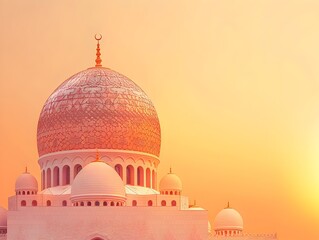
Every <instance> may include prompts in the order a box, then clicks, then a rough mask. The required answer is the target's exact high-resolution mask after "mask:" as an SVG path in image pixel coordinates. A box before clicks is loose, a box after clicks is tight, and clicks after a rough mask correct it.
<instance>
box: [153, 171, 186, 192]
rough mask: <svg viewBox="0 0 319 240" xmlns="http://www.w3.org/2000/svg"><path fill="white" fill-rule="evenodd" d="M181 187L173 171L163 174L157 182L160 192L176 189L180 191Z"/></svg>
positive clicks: (180, 182) (179, 180)
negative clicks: (158, 182)
mask: <svg viewBox="0 0 319 240" xmlns="http://www.w3.org/2000/svg"><path fill="white" fill-rule="evenodd" d="M182 188H183V185H182V181H181V179H180V178H179V177H178V176H177V175H175V174H174V173H171V172H170V173H168V174H167V175H165V176H164V177H163V178H162V179H161V181H160V184H159V189H160V192H165V191H168V192H169V191H178V192H181V191H182Z"/></svg>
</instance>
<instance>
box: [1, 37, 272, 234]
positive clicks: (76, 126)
mask: <svg viewBox="0 0 319 240" xmlns="http://www.w3.org/2000/svg"><path fill="white" fill-rule="evenodd" d="M95 38H96V40H97V49H96V60H95V62H96V64H95V67H91V68H88V69H86V70H83V71H81V72H79V73H76V74H75V75H73V76H71V77H70V78H68V79H67V80H66V81H64V82H63V83H62V84H61V85H60V86H59V87H58V88H57V89H56V90H55V91H54V92H53V93H52V94H51V96H49V98H48V99H47V101H46V102H45V104H44V106H43V109H42V111H41V114H40V118H39V121H38V129H37V146H38V153H39V160H38V163H39V166H40V169H41V185H40V186H39V185H38V181H37V179H36V178H35V177H34V176H33V175H32V174H31V173H30V172H28V170H27V169H26V170H25V172H24V173H22V174H21V175H20V176H18V178H17V180H16V183H15V195H14V196H11V197H9V199H8V210H6V209H4V208H1V207H0V240H71V239H72V240H73V239H77V240H128V239H140V240H217V239H220V240H237V239H238V240H276V239H277V236H276V234H257V235H256V234H255V235H250V234H246V233H244V231H243V219H242V217H241V215H240V214H239V213H238V212H237V211H236V210H235V209H233V208H230V206H229V205H228V206H227V207H226V208H224V209H222V210H221V211H220V212H219V213H218V214H217V216H216V218H215V221H214V226H213V230H212V228H211V225H210V223H209V221H208V213H207V211H206V210H204V209H203V208H200V207H198V206H196V205H190V203H189V200H188V197H186V196H184V195H183V191H182V190H183V185H182V181H181V179H180V178H179V177H178V176H177V175H176V174H175V173H173V172H172V171H170V172H169V173H168V174H166V175H165V176H163V177H162V178H161V179H160V181H159V184H158V176H157V169H158V166H159V163H160V159H159V156H160V147H161V129H160V123H159V119H158V116H157V113H156V110H155V108H154V105H153V104H152V102H151V100H150V99H149V97H148V96H147V95H146V94H145V92H144V91H143V90H142V89H141V88H140V87H139V86H137V85H136V84H135V83H134V82H133V81H132V80H130V79H129V78H127V77H125V76H124V75H122V74H120V73H118V72H116V71H113V70H111V69H109V68H104V67H102V65H101V62H102V60H101V58H100V56H101V54H100V44H99V41H100V40H101V38H102V36H97V35H96V37H95Z"/></svg>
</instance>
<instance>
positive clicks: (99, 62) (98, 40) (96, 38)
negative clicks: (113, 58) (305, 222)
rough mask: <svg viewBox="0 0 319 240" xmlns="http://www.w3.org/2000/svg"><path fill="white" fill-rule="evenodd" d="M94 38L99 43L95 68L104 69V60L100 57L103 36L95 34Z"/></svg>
mask: <svg viewBox="0 0 319 240" xmlns="http://www.w3.org/2000/svg"><path fill="white" fill-rule="evenodd" d="M94 38H95V40H96V41H97V46H96V59H95V63H96V64H95V67H102V64H101V62H102V59H101V58H100V56H101V53H100V40H101V39H102V35H101V34H95V36H94Z"/></svg>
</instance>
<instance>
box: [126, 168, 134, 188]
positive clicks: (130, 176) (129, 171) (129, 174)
mask: <svg viewBox="0 0 319 240" xmlns="http://www.w3.org/2000/svg"><path fill="white" fill-rule="evenodd" d="M126 184H128V185H134V167H133V166H132V165H128V166H127V167H126Z"/></svg>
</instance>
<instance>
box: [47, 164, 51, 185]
mask: <svg viewBox="0 0 319 240" xmlns="http://www.w3.org/2000/svg"><path fill="white" fill-rule="evenodd" d="M50 187H51V169H50V168H49V169H48V170H47V188H50Z"/></svg>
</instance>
